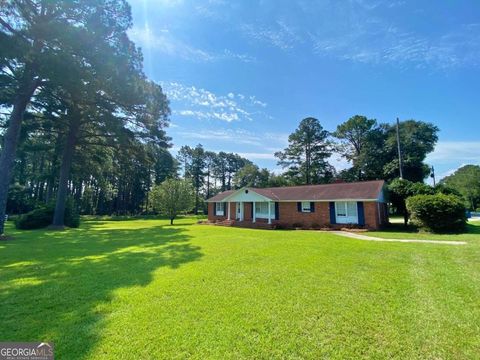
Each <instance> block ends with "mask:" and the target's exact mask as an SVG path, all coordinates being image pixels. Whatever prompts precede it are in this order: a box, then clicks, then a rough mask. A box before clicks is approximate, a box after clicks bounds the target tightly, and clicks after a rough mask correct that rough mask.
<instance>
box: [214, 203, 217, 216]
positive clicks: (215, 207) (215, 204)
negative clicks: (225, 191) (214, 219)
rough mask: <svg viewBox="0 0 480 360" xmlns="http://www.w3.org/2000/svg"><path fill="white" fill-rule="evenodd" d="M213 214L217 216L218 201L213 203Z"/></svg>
mask: <svg viewBox="0 0 480 360" xmlns="http://www.w3.org/2000/svg"><path fill="white" fill-rule="evenodd" d="M213 216H217V203H216V202H214V203H213Z"/></svg>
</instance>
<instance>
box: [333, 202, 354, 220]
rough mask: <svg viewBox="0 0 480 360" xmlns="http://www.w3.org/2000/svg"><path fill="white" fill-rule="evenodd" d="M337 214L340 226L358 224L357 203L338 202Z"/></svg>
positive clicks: (336, 205)
mask: <svg viewBox="0 0 480 360" xmlns="http://www.w3.org/2000/svg"><path fill="white" fill-rule="evenodd" d="M335 214H336V217H337V222H338V223H339V224H358V214H357V203H356V202H355V201H337V202H336V203H335Z"/></svg>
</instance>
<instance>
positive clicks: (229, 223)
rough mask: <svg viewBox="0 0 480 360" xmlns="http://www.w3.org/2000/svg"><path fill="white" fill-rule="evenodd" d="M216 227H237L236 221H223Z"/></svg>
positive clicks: (217, 223)
mask: <svg viewBox="0 0 480 360" xmlns="http://www.w3.org/2000/svg"><path fill="white" fill-rule="evenodd" d="M215 225H219V226H233V225H235V220H222V221H218V222H216V223H215Z"/></svg>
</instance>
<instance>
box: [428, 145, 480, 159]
mask: <svg viewBox="0 0 480 360" xmlns="http://www.w3.org/2000/svg"><path fill="white" fill-rule="evenodd" d="M427 162H430V163H432V162H434V163H437V164H440V163H455V162H456V163H479V162H480V141H439V142H438V144H437V146H436V147H435V151H434V152H432V153H431V154H429V155H428V156H427Z"/></svg>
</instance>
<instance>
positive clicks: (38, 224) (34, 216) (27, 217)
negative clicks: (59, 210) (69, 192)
mask: <svg viewBox="0 0 480 360" xmlns="http://www.w3.org/2000/svg"><path fill="white" fill-rule="evenodd" d="M54 209H55V204H54V203H49V204H47V205H41V206H39V207H37V208H36V209H34V210H32V211H30V212H28V213H26V214H23V215H20V216H18V217H17V219H16V220H15V227H16V228H17V229H22V230H31V229H41V228H44V227H47V226H48V225H50V224H51V223H52V219H53V213H54ZM65 226H68V227H71V228H77V227H79V226H80V214H79V213H78V211H77V209H76V207H75V204H74V202H73V201H72V200H70V199H69V200H67V202H66V204H65Z"/></svg>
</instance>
